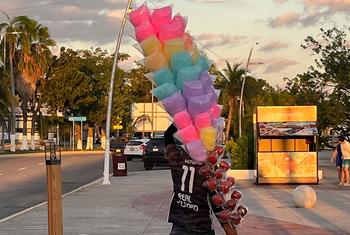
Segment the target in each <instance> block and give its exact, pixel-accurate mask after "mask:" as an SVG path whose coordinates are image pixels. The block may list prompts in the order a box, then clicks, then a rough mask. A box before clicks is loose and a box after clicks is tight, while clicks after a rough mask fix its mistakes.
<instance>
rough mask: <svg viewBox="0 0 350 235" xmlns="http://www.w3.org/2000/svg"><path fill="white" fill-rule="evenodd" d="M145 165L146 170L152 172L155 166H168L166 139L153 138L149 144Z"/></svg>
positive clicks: (144, 157)
mask: <svg viewBox="0 0 350 235" xmlns="http://www.w3.org/2000/svg"><path fill="white" fill-rule="evenodd" d="M143 164H144V167H145V169H146V170H152V168H153V166H154V165H168V160H167V158H166V156H165V143H164V138H151V139H150V141H148V142H147V147H146V152H145V155H144V156H143Z"/></svg>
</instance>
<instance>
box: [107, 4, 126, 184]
mask: <svg viewBox="0 0 350 235" xmlns="http://www.w3.org/2000/svg"><path fill="white" fill-rule="evenodd" d="M131 2H132V0H128V4H127V6H126V8H125V12H124V16H123V19H122V23H121V25H120V30H119V33H118V38H117V45H116V48H115V54H114V61H113V69H112V75H111V81H110V83H109V93H108V105H107V118H106V146H105V152H104V170H103V182H102V184H110V181H109V141H110V132H111V116H112V100H113V88H114V78H115V73H116V70H117V66H118V58H119V48H120V44H121V41H122V36H123V32H124V28H125V24H126V16H127V15H128V12H129V10H130V9H131Z"/></svg>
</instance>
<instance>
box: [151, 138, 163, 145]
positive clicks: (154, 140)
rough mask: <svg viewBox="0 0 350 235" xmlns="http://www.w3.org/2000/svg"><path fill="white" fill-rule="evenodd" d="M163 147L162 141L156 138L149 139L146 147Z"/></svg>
mask: <svg viewBox="0 0 350 235" xmlns="http://www.w3.org/2000/svg"><path fill="white" fill-rule="evenodd" d="M161 145H164V139H163V138H157V139H151V140H150V141H149V142H148V143H147V146H161Z"/></svg>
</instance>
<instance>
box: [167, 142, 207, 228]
mask: <svg viewBox="0 0 350 235" xmlns="http://www.w3.org/2000/svg"><path fill="white" fill-rule="evenodd" d="M166 149H167V156H168V161H169V164H170V168H171V177H172V180H173V198H172V202H171V207H170V212H169V222H170V223H174V224H177V225H180V226H183V227H186V228H187V229H189V230H192V231H210V230H213V221H212V214H213V213H212V210H211V203H210V195H209V194H208V192H207V191H206V189H205V188H204V187H203V183H204V181H205V179H204V178H203V177H202V176H201V175H200V174H199V169H200V167H201V166H202V165H198V164H196V163H195V162H193V161H192V160H191V158H190V157H189V156H188V154H186V153H185V152H184V151H183V150H180V149H178V148H177V147H176V145H175V144H169V145H168V146H167V148H166Z"/></svg>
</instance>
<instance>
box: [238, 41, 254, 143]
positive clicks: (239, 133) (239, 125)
mask: <svg viewBox="0 0 350 235" xmlns="http://www.w3.org/2000/svg"><path fill="white" fill-rule="evenodd" d="M258 44H259V43H258V42H256V43H255V45H254V46H252V48H250V52H249V56H248V61H247V64H246V66H245V71H244V75H243V83H242V87H241V95H240V99H239V116H238V117H239V123H238V136H239V138H241V137H242V103H243V91H244V85H245V79H246V76H247V73H248V67H249V63H250V58H251V57H252V53H253V49H254V47H255V46H256V45H258Z"/></svg>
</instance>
